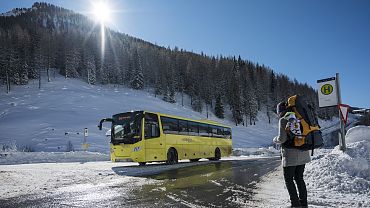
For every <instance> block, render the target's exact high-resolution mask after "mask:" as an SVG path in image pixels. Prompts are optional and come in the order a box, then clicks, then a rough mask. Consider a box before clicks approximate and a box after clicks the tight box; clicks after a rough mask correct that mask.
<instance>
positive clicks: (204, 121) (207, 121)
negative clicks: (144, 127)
mask: <svg viewBox="0 0 370 208" xmlns="http://www.w3.org/2000/svg"><path fill="white" fill-rule="evenodd" d="M144 112H145V113H154V114H158V115H160V116H166V117H170V118H177V119H183V120H187V121H194V122H199V123H205V124H211V125H218V126H222V127H227V128H231V127H230V126H227V125H224V124H221V123H218V122H216V121H212V120H208V119H202V120H196V119H191V118H185V117H181V116H174V115H169V114H164V113H159V112H151V111H144Z"/></svg>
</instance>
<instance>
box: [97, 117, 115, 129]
mask: <svg viewBox="0 0 370 208" xmlns="http://www.w3.org/2000/svg"><path fill="white" fill-rule="evenodd" d="M106 121H107V122H113V119H112V118H103V119H102V120H101V121H100V123H99V125H98V128H99V130H102V128H103V123H104V122H106Z"/></svg>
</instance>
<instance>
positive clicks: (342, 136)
mask: <svg viewBox="0 0 370 208" xmlns="http://www.w3.org/2000/svg"><path fill="white" fill-rule="evenodd" d="M335 81H336V85H337V98H338V105H339V104H342V97H341V93H340V84H339V73H336V74H335ZM338 113H339V120H340V137H339V149H340V150H342V151H343V152H345V151H346V141H345V126H344V121H343V119H341V118H342V115H341V112H340V109H339V108H338Z"/></svg>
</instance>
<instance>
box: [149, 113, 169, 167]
mask: <svg viewBox="0 0 370 208" xmlns="http://www.w3.org/2000/svg"><path fill="white" fill-rule="evenodd" d="M144 137H145V151H146V152H145V155H146V156H145V159H146V161H161V160H165V156H164V153H163V149H164V147H165V144H164V137H162V136H161V135H160V131H159V121H158V115H157V114H153V113H145V120H144Z"/></svg>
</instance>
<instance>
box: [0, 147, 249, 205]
mask: <svg viewBox="0 0 370 208" xmlns="http://www.w3.org/2000/svg"><path fill="white" fill-rule="evenodd" d="M24 154H28V153H24ZM44 154H45V156H46V158H52V157H53V156H51V155H53V154H55V153H44ZM78 154H79V153H78ZM88 155H90V157H94V156H92V155H91V154H88ZM85 158H88V156H85ZM253 158H254V157H239V158H238V159H240V160H248V159H253ZM91 159H94V158H91ZM222 160H235V157H226V158H222ZM60 161H63V158H61V160H60ZM210 163H217V161H208V160H205V159H203V160H200V161H199V162H195V163H189V160H182V161H179V164H177V165H165V164H163V163H151V164H149V165H146V166H144V167H140V166H138V164H137V163H133V162H119V163H112V162H109V161H98V162H96V161H95V162H72V163H59V162H58V163H47V164H45V163H33V164H18V165H0V177H1V183H0V200H1V199H6V198H11V197H18V196H22V195H26V194H36V193H37V194H40V193H43V192H45V193H48V194H52V193H57V192H63V191H78V190H81V189H83V190H86V191H89V189H90V188H89V187H92V186H94V187H96V186H105V185H107V184H113V185H114V184H122V183H124V184H130V186H129V185H127V187H123V188H126V189H130V187H138V186H141V185H142V184H149V183H159V182H160V181H157V180H154V179H148V178H145V177H140V176H144V175H152V174H155V173H160V172H162V171H168V170H173V169H178V168H184V167H190V166H197V165H206V164H210ZM125 181H129V182H130V183H125ZM121 194H122V193H121Z"/></svg>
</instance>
